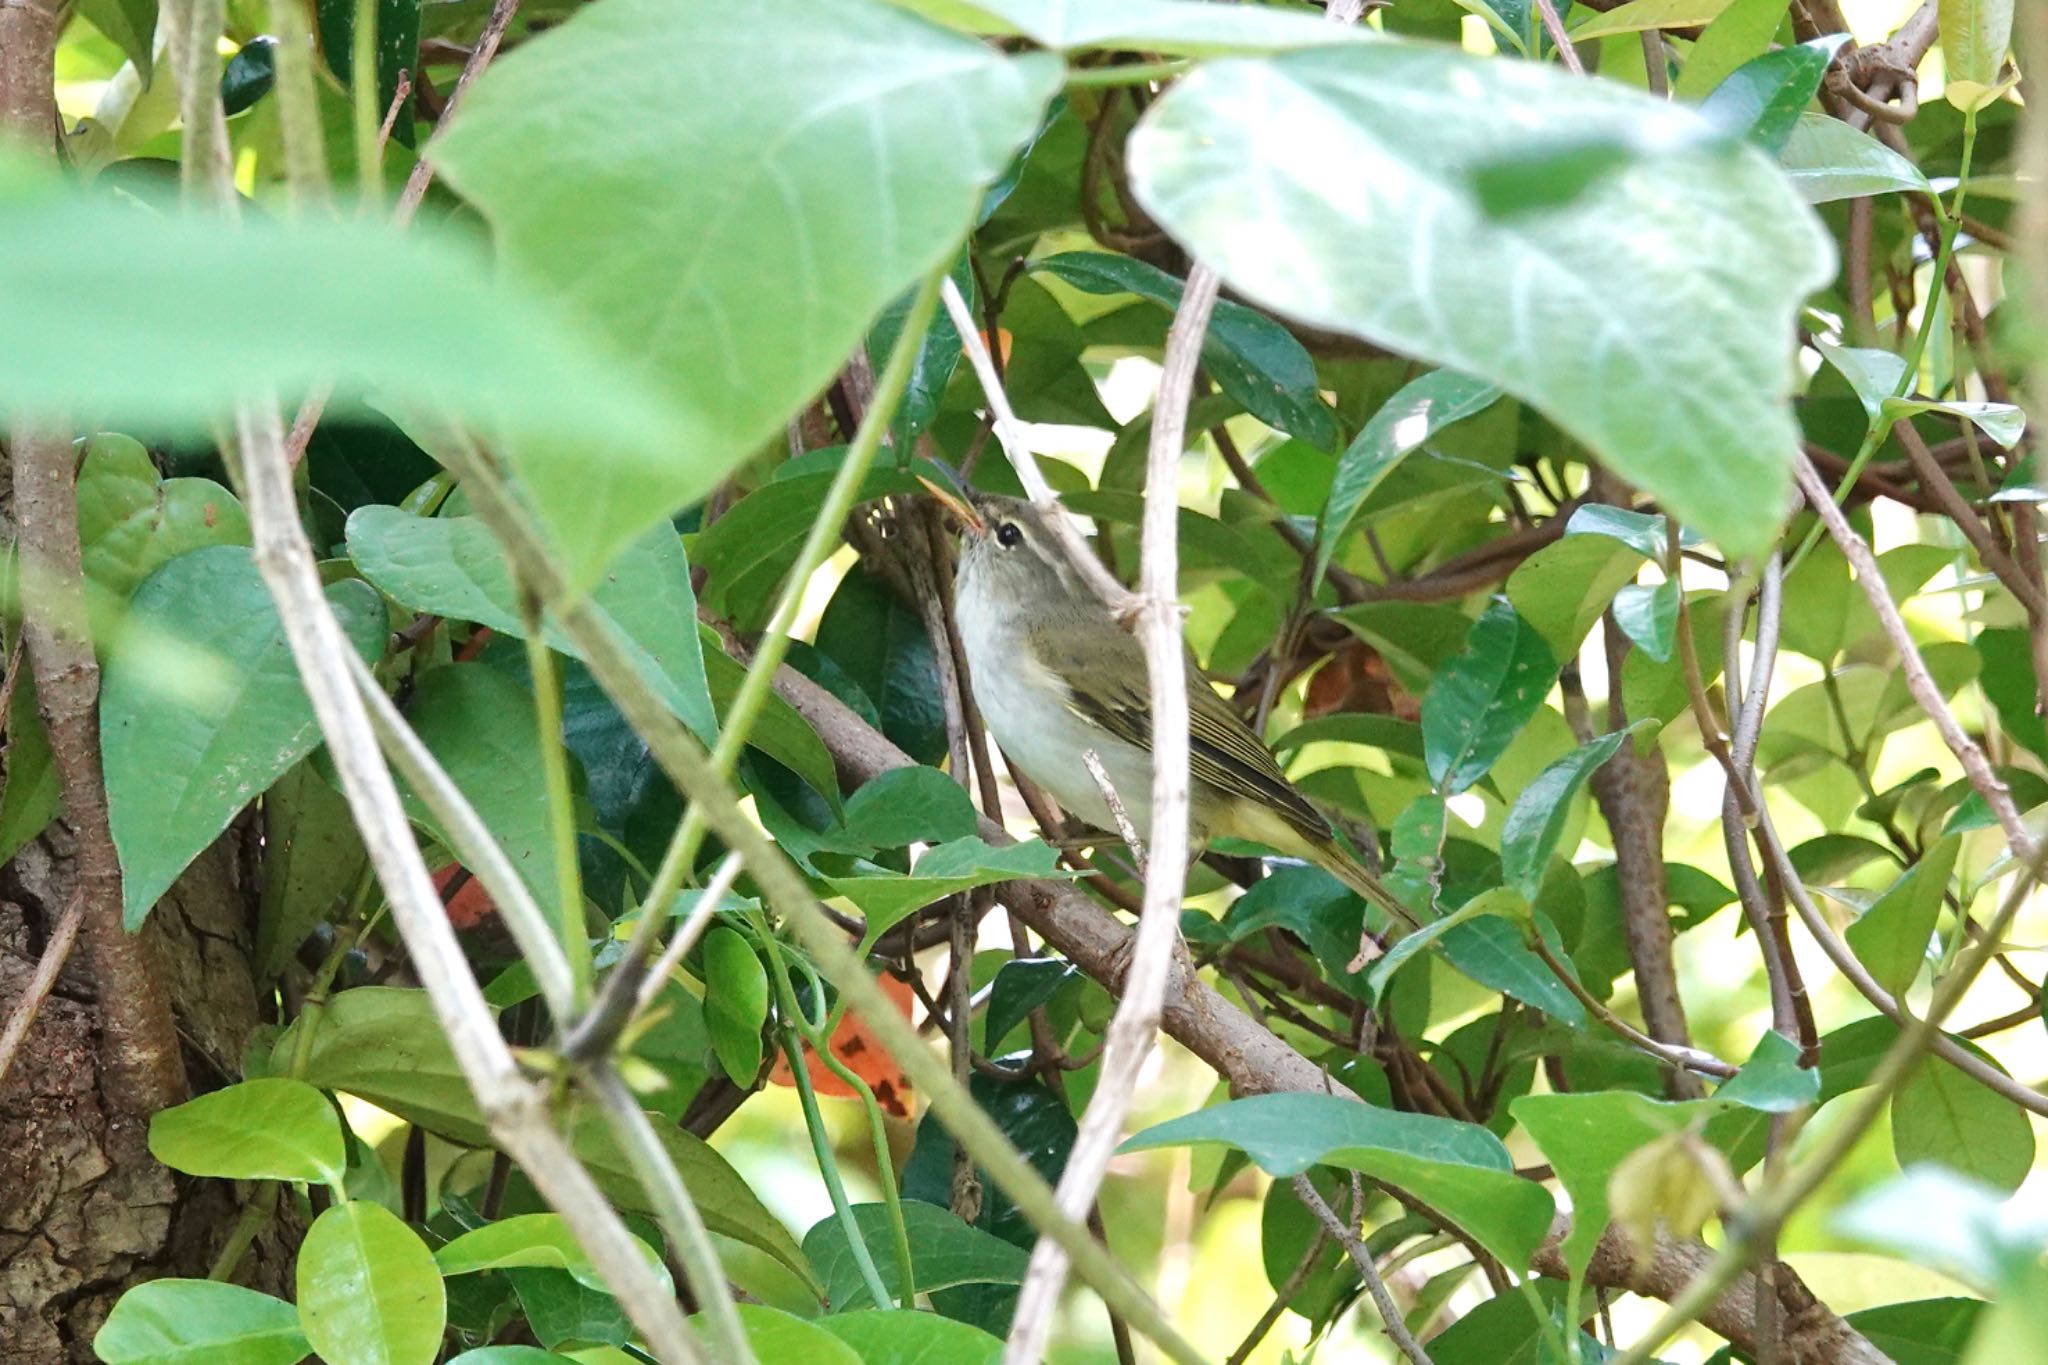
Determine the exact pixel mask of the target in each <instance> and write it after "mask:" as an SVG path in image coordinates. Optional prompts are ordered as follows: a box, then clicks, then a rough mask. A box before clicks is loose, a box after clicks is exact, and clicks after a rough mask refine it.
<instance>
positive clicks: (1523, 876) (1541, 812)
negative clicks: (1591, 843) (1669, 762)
mask: <svg viewBox="0 0 2048 1365" xmlns="http://www.w3.org/2000/svg"><path fill="white" fill-rule="evenodd" d="M1629 733H1630V732H1629V731H1627V730H1616V731H1613V732H1612V733H1609V734H1605V735H1602V736H1600V738H1598V739H1596V740H1594V741H1593V742H1592V743H1590V744H1582V745H1580V746H1579V747H1578V748H1576V749H1574V750H1572V751H1571V752H1570V753H1568V754H1566V755H1565V756H1564V757H1563V758H1560V759H1559V760H1557V762H1555V763H1553V764H1551V765H1550V766H1549V767H1547V768H1545V769H1544V770H1543V771H1542V772H1540V773H1538V774H1536V779H1535V781H1533V782H1531V783H1530V784H1529V785H1528V786H1526V787H1524V788H1522V790H1521V792H1520V794H1518V795H1517V796H1516V797H1515V803H1514V805H1512V806H1511V807H1509V808H1508V818H1507V823H1506V824H1504V825H1503V826H1501V832H1500V861H1501V875H1502V876H1504V877H1506V878H1507V880H1508V885H1510V886H1512V887H1514V888H1515V889H1516V890H1517V891H1520V892H1521V893H1522V894H1523V895H1524V896H1527V897H1529V898H1530V899H1531V900H1533V899H1535V896H1536V888H1537V887H1538V886H1539V885H1540V884H1541V883H1542V881H1543V873H1544V871H1545V869H1546V868H1548V866H1549V864H1550V856H1551V854H1553V853H1555V852H1556V851H1557V841H1558V839H1559V838H1560V837H1561V836H1562V835H1563V833H1564V826H1565V820H1566V817H1567V816H1569V815H1570V813H1571V806H1572V801H1573V799H1574V798H1576V797H1577V796H1578V793H1579V788H1580V787H1581V786H1583V785H1584V784H1585V782H1586V779H1588V778H1589V777H1591V776H1592V775H1593V772H1594V770H1595V769H1597V768H1598V767H1599V766H1600V765H1601V764H1603V763H1605V762H1606V761H1607V760H1608V759H1610V758H1612V757H1614V754H1615V751H1616V750H1618V749H1620V748H1621V746H1622V744H1623V743H1625V742H1626V741H1627V740H1628V737H1629Z"/></svg>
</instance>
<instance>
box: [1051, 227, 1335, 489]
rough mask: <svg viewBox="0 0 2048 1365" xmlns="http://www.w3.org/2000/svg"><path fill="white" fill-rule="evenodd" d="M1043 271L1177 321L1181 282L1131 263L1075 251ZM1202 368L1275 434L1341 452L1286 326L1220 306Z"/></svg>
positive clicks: (1308, 362)
mask: <svg viewBox="0 0 2048 1365" xmlns="http://www.w3.org/2000/svg"><path fill="white" fill-rule="evenodd" d="M1035 268H1036V269H1039V270H1048V271H1051V272H1052V273H1053V274H1055V275H1057V276H1059V277H1060V278H1061V279H1063V280H1065V281H1066V282H1067V283H1068V284H1071V285H1073V286H1074V287H1075V288H1076V289H1081V290H1085V291H1087V292H1088V293H1090V294H1136V295H1137V296H1138V297H1139V298H1142V299H1149V300H1150V301H1151V302H1153V303H1156V304H1158V305H1160V306H1161V307H1162V308H1164V309H1166V310H1167V311H1168V312H1169V313H1170V312H1172V311H1173V310H1174V309H1176V308H1178V307H1179V306H1180V296H1181V289H1182V287H1183V286H1182V282H1181V281H1180V280H1178V279H1175V278H1174V277H1173V276H1171V275H1169V274H1167V273H1166V272H1165V271H1163V270H1161V269H1159V268H1158V267H1157V266H1154V265H1148V264H1147V263H1146V262H1144V261H1140V260H1134V259H1133V258H1131V257H1129V256H1118V255H1112V254H1110V253H1108V252H1102V251H1070V252H1064V253H1062V254H1060V255H1057V256H1048V257H1045V258H1044V259H1043V260H1040V261H1039V262H1037V264H1036V267H1035ZM1202 363H1203V366H1204V367H1205V368H1206V369H1207V370H1208V373H1209V377H1210V378H1211V379H1214V380H1215V381H1216V385H1217V387H1218V388H1220V389H1222V390H1223V392H1224V393H1225V394H1226V395H1228V396H1229V397H1230V398H1233V399H1235V400H1236V401H1237V402H1238V403H1239V404H1240V405H1242V406H1243V408H1244V410H1245V411H1246V412H1248V413H1250V414H1251V415H1252V416H1254V417H1256V418H1258V419H1259V420H1260V421H1261V422H1264V423H1265V424H1266V425H1267V426H1269V427H1272V428H1273V429H1274V430H1275V431H1280V432H1285V433H1286V434H1287V435H1289V436H1298V437H1300V438H1301V439H1302V440H1304V441H1307V442H1308V443H1309V444H1310V445H1312V446H1314V447H1315V448H1316V449H1318V450H1324V451H1333V450H1335V449H1336V448H1337V440H1338V436H1337V420H1336V418H1335V417H1334V416H1333V415H1332V414H1331V412H1330V409H1329V405H1328V404H1326V403H1324V402H1323V399H1322V395H1321V394H1320V393H1319V392H1318V389H1319V387H1320V386H1319V382H1318V380H1317V379H1316V364H1315V361H1314V360H1313V359H1311V358H1310V356H1309V353H1308V351H1307V349H1306V348H1305V347H1303V346H1302V344H1301V343H1300V342H1299V341H1297V340H1295V338H1294V334H1293V333H1292V332H1290V331H1288V330H1287V329H1286V328H1285V327H1282V326H1281V325H1280V324H1279V323H1277V322H1275V321H1273V320H1272V319H1271V318H1269V317H1266V316H1265V315H1264V314H1262V313H1258V312H1255V311H1253V310H1252V309H1250V308H1247V307H1245V306H1244V305H1243V304H1241V303H1232V302H1231V301H1230V300H1228V299H1222V300H1219V301H1218V302H1217V304H1216V311H1215V312H1214V314H1213V315H1211V317H1210V319H1209V330H1208V331H1207V332H1206V333H1204V334H1203V337H1202Z"/></svg>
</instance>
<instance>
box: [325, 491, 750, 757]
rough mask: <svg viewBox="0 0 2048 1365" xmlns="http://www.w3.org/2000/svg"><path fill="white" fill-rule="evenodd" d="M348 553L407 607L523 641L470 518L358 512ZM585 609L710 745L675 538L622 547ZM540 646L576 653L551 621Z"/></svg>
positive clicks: (649, 538) (515, 613) (684, 562)
mask: <svg viewBox="0 0 2048 1365" xmlns="http://www.w3.org/2000/svg"><path fill="white" fill-rule="evenodd" d="M348 552H349V557H350V558H351V559H353V560H354V561H355V564H356V567H357V568H358V569H360V570H362V572H363V576H364V577H365V578H367V579H369V580H370V581H371V582H372V583H375V584H376V585H377V586H378V587H379V588H380V589H382V590H383V591H384V592H385V593H386V594H387V595H388V596H390V597H391V599H392V600H393V601H396V602H398V603H400V604H401V605H403V606H407V607H410V608H412V609H413V610H414V611H421V612H431V613H433V614H434V615H436V616H446V617H449V618H450V619H453V620H457V621H474V622H476V623H477V624H479V625H485V626H489V627H490V628H491V629H492V630H495V631H498V632H500V633H501V634H505V635H510V636H512V637H514V638H515V639H523V638H524V637H525V635H526V624H525V620H524V618H523V616H522V615H521V613H520V610H519V594H518V590H517V588H515V587H514V586H513V582H512V574H511V570H510V568H509V567H508V566H507V565H506V563H505V556H504V553H503V552H502V551H501V550H499V549H498V546H497V542H496V541H495V540H493V539H492V538H491V534H490V532H489V531H487V530H486V529H485V528H484V525H483V523H482V522H481V521H479V520H476V519H475V518H472V517H419V516H413V515H412V514H410V513H408V512H404V511H401V510H400V509H398V508H396V507H382V506H370V507H364V508H361V509H359V510H357V511H356V512H354V513H353V514H351V515H350V517H349V519H348ZM587 609H588V610H589V611H591V612H592V613H594V614H595V615H597V616H598V617H599V618H600V619H602V620H603V621H604V622H605V623H606V624H608V625H610V626H611V627H612V628H613V630H614V631H615V633H616V636H617V638H618V639H619V641H620V643H622V644H623V645H624V646H625V651H626V655H627V657H628V658H629V659H631V660H632V662H633V665H634V669H635V671H636V672H638V673H639V675H640V677H641V678H642V679H643V680H644V681H645V682H646V683H647V684H648V685H649V686H650V687H652V688H653V689H654V690H655V693H656V695H658V696H659V697H660V698H661V699H662V701H663V702H664V703H666V704H667V706H668V708H669V710H670V711H671V712H673V713H674V715H675V716H676V718H677V719H679V720H681V721H682V722H683V723H684V724H685V725H688V726H689V727H690V729H691V730H693V731H694V732H695V733H696V735H697V737H698V738H699V739H702V740H704V741H705V742H706V743H710V742H711V741H712V739H713V738H714V737H715V736H716V734H717V729H718V726H717V721H716V719H715V718H714V716H713V714H712V708H711V694H710V689H709V685H708V684H707V683H706V682H705V678H704V649H703V645H702V644H701V643H700V641H699V640H698V636H697V625H696V618H697V599H696V594H695V593H694V592H692V591H691V589H690V561H689V558H688V556H686V555H685V554H684V553H683V546H682V541H681V540H679V539H678V538H677V537H676V535H675V533H674V532H673V531H671V530H668V529H666V528H663V527H656V528H655V529H654V530H652V531H649V532H648V533H647V534H645V535H644V536H642V537H641V538H640V539H639V540H637V541H635V542H634V543H633V544H632V545H631V546H629V547H628V548H627V549H626V550H625V551H624V552H623V553H621V555H620V556H619V558H618V559H617V561H616V562H614V563H613V565H612V567H611V571H610V572H609V573H607V574H606V575H605V576H604V578H603V579H602V580H601V581H600V582H599V583H598V584H597V586H596V587H595V588H593V589H592V590H591V595H590V600H589V604H588V607H587ZM547 641H548V643H549V644H550V645H552V646H553V647H554V648H556V649H558V650H561V651H562V652H563V653H565V654H571V655H574V654H576V653H577V651H576V649H575V648H574V646H572V645H571V644H570V643H569V641H568V639H567V637H566V636H564V635H562V634H561V632H560V630H559V628H557V627H556V626H554V625H553V624H552V623H551V624H550V625H549V626H548V628H547Z"/></svg>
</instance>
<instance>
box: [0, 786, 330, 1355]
mask: <svg viewBox="0 0 2048 1365" xmlns="http://www.w3.org/2000/svg"><path fill="white" fill-rule="evenodd" d="M249 837H253V836H251V835H246V834H243V833H241V832H239V831H233V830H231V831H230V832H229V833H228V834H227V835H226V836H225V837H224V838H222V839H221V840H220V841H219V842H218V843H216V844H215V845H214V846H213V847H212V848H210V849H208V850H207V851H206V852H205V853H203V854H202V855H200V857H199V859H198V860H197V861H196V862H195V863H194V864H193V865H192V867H191V869H190V870H188V871H187V872H186V874H185V875H184V877H183V878H181V879H180V880H179V882H178V884H177V885H176V886H175V887H173V888H172V889H171V892H170V894H169V895H167V896H166V897H165V898H164V899H163V901H161V902H160V903H159V904H158V905H157V907H156V909H155V910H154V911H153V912H152V914H151V917H150V922H149V924H148V926H146V927H145V929H144V935H143V936H144V938H145V940H146V941H148V942H149V943H150V944H151V946H152V948H153V949H154V951H155V953H156V956H157V960H158V961H159V962H160V963H161V964H162V967H163V970H164V976H165V980H166V983H167V985H168V986H169V987H170V990H171V994H172V998H173V999H174V1000H175V1001H176V1002H177V1019H178V1031H179V1034H180V1037H181V1038H182V1040H183V1042H184V1044H185V1056H186V1062H187V1065H188V1067H189V1069H190V1071H191V1074H192V1077H193V1079H194V1081H195V1082H196V1088H200V1089H211V1088H214V1087H216V1086H219V1085H222V1084H225V1083H227V1082H228V1081H230V1080H234V1079H238V1078H239V1077H240V1074H241V1057H242V1051H243V1048H244V1047H245V1045H246V1044H247V1042H248V1040H249V1035H250V1033H251V1031H252V1030H253V1029H254V1028H255V1027H256V1025H257V1023H258V1015H257V997H256V990H255V986H254V983H253V981H252V980H251V976H250V970H249V961H250V951H251V948H252V942H251V934H250V927H249V926H250V916H249V914H248V903H249V899H250V898H249V896H248V895H247V894H246V892H245V887H244V884H243V880H242V877H241V874H240V868H241V864H240V860H239V859H238V857H237V856H236V855H237V853H238V852H239V849H240V844H241V841H242V840H243V839H245V838H249ZM73 853H74V841H73V839H72V837H71V835H70V832H69V831H68V830H67V829H65V828H64V827H63V826H62V825H57V826H53V827H52V829H51V830H50V831H49V832H48V833H46V834H45V835H44V836H43V837H42V838H41V839H38V840H36V841H34V842H33V843H31V844H30V845H29V846H28V847H26V848H24V849H23V850H22V851H21V853H20V854H19V855H18V856H17V857H16V858H15V859H14V861H13V862H11V863H9V864H8V865H7V867H6V868H5V869H4V870H0V1012H4V1011H5V1010H6V1009H7V1008H8V1007H9V1006H10V1005H11V1004H12V1002H13V1000H14V999H15V997H16V996H17V995H18V994H19V993H20V991H21V988H22V986H23V984H24V983H25V982H26V981H27V979H28V977H29V974H30V973H31V972H32V971H33V970H34V966H35V961H36V958H37V956H38V955H39V954H40V953H41V951H42V944H43V938H44V936H45V934H46V933H47V932H48V927H49V925H50V924H51V923H53V922H54V921H55V919H56V917H57V915H58V914H60V913H61V912H62V909H63V906H64V904H65V902H66V900H67V899H68V898H69V895H70V890H71V887H72V886H73V885H75V876H76V872H75V862H74V858H73ZM98 997H99V991H98V986H97V984H96V982H95V980H94V976H93V973H92V970H91V960H90V959H89V958H88V957H87V956H86V955H84V954H78V955H76V956H74V957H73V958H72V960H71V963H70V965H69V966H68V967H67V968H66V970H65V971H64V973H63V975H62V976H60V977H59V978H58V982H57V986H56V989H55V990H54V991H53V992H52V994H51V996H50V998H49V1000H47V1001H46V1002H45V1003H44V1005H43V1008H42V1010H41V1011H40V1013H39V1014H38V1015H37V1016H36V1021H35V1025H34V1027H33V1029H32V1030H31V1032H30V1033H29V1035H28V1038H27V1040H26V1042H25V1043H24V1045H23V1048H22V1051H21V1055H20V1058H19V1060H18V1061H17V1062H16V1063H15V1067H14V1070H13V1072H12V1073H11V1074H10V1075H9V1076H8V1078H7V1080H6V1083H5V1084H4V1086H0V1360H6V1361H24V1362H26V1361H35V1362H46V1361H47V1362H53V1363H54V1362H59V1361H63V1362H71V1361H78V1362H85V1361H91V1360H93V1359H94V1358H95V1357H94V1356H93V1353H92V1346H91V1342H92V1336H93V1333H94V1332H96V1331H97V1330H98V1329H99V1325H100V1323H101V1322H103V1321H104V1320H105V1319H106V1315H107V1313H108V1311H109V1310H110V1309H111V1308H112V1307H113V1304H114V1301H115V1300H116V1299H118V1298H119V1297H120V1295H121V1293H122V1291H123V1290H125V1289H126V1288H127V1287H128V1286H130V1285H133V1284H138V1283H140V1282H142V1281H144V1280H151V1279H157V1278H160V1277H163V1276H166V1275H181V1276H204V1275H205V1274H206V1272H207V1269H208V1267H209V1265H210V1264H211V1262H212V1259H213V1256H214V1253H215V1252H216V1250H218V1248H219V1246H220V1244H221V1243H222V1241H223V1240H224V1239H225V1237H226V1235H227V1231H228V1228H229V1227H230V1225H231V1224H232V1223H233V1221H234V1218H235V1214H236V1198H237V1190H236V1188H235V1187H234V1186H231V1185H229V1184H228V1183H226V1182H224V1181H218V1180H193V1179H189V1178H187V1177H183V1176H178V1175H176V1174H174V1173H173V1172H171V1171H168V1170H166V1169H165V1168H164V1167H162V1166H160V1165H158V1164H157V1163H156V1161H155V1160H154V1159H153V1158H151V1157H150V1155H149V1151H148V1147H147V1143H146V1132H147V1130H146V1128H145V1127H144V1126H143V1125H140V1124H133V1123H127V1122H123V1121H122V1120H121V1116H120V1115H119V1114H118V1113H117V1112H116V1111H115V1110H114V1109H113V1107H112V1106H110V1105H109V1103H108V1101H107V1096H106V1091H105V1087H104V1077H103V1074H102V1071H101V1066H100V1055H101V1052H100V1048H101V1044H100V1016H99V998H98ZM296 1233H297V1228H296V1226H295V1225H294V1224H293V1223H292V1222H291V1221H290V1220H289V1218H287V1219H286V1220H285V1221H282V1222H280V1223H278V1224H275V1225H274V1226H273V1227H272V1228H271V1229H270V1230H269V1231H267V1232H266V1233H265V1234H264V1235H263V1236H262V1237H260V1238H259V1239H258V1241H257V1244H256V1246H255V1247H254V1249H253V1251H252V1253H251V1254H250V1255H249V1256H248V1257H246V1258H245V1259H244V1262H243V1273H242V1276H241V1279H242V1282H243V1283H246V1284H249V1285H252V1286H254V1287H256V1288H260V1289H264V1290H267V1291H270V1292H273V1293H282V1292H288V1291H289V1287H290V1274H289V1271H290V1266H291V1252H292V1248H293V1247H294V1246H295V1245H296Z"/></svg>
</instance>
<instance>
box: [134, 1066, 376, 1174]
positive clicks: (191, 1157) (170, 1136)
mask: <svg viewBox="0 0 2048 1365" xmlns="http://www.w3.org/2000/svg"><path fill="white" fill-rule="evenodd" d="M149 1152H150V1155H151V1156H153V1157H155V1158H156V1159H157V1160H158V1161H161V1162H163V1164H164V1165H166V1166H169V1167H170V1168H171V1169H172V1170H174V1171H183V1172H185V1174H187V1175H210V1176H216V1177H219V1178H221V1179H224V1180H320V1181H325V1182H326V1183H327V1184H329V1185H331V1186H333V1187H334V1188H335V1189H337V1190H338V1189H340V1188H341V1181H342V1168H343V1167H344V1166H345V1165H347V1163H348V1153H347V1152H346V1151H345V1150H344V1149H343V1146H342V1139H341V1117H340V1115H338V1114H337V1113H336V1112H335V1109H334V1106H333V1105H332V1104H330V1103H329V1102H328V1099H327V1097H326V1096H325V1095H323V1094H321V1093H320V1092H319V1091H318V1090H315V1089H314V1088H313V1087H312V1086H310V1085H307V1084H306V1083H305V1082H304V1081H294V1080H289V1079H287V1078H285V1077H283V1076H270V1077H264V1078H261V1079H258V1080H253V1081H242V1082H239V1083H238V1084H235V1085H231V1086H228V1087H227V1088H226V1089H225V1090H215V1091H213V1092H212V1093H210V1094H206V1095H201V1096H200V1097H199V1098H197V1099H194V1100H187V1101H185V1103H183V1104H180V1105H175V1106H173V1107H172V1108H169V1109H166V1110H163V1111H162V1112H161V1113H158V1114H155V1115H153V1116H152V1117H151V1118H150V1121H149Z"/></svg>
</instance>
